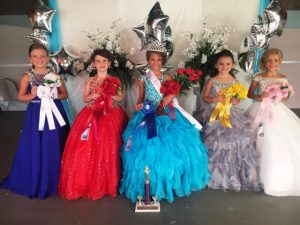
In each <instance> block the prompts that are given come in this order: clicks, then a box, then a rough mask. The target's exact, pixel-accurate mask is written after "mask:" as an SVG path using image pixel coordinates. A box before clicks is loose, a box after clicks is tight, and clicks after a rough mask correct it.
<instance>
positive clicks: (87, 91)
mask: <svg viewBox="0 0 300 225" xmlns="http://www.w3.org/2000/svg"><path fill="white" fill-rule="evenodd" d="M92 80H93V78H88V79H87V80H86V82H85V86H84V91H83V101H84V102H85V103H89V102H91V101H93V100H96V99H97V98H98V97H99V96H100V94H98V93H94V94H91V81H92Z"/></svg>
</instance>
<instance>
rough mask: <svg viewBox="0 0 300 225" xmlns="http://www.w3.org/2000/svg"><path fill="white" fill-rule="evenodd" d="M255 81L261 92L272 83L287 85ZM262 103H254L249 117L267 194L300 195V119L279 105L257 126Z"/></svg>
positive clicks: (275, 80)
mask: <svg viewBox="0 0 300 225" xmlns="http://www.w3.org/2000/svg"><path fill="white" fill-rule="evenodd" d="M254 80H256V81H257V82H258V93H262V92H263V91H264V89H265V88H266V86H267V85H269V84H273V83H280V82H287V79H286V78H262V77H255V78H254ZM261 104H262V103H261V102H254V103H253V104H252V105H251V106H250V107H249V109H248V110H247V111H246V114H247V115H249V116H250V117H251V118H252V119H253V123H252V126H253V132H255V134H256V135H257V148H258V150H259V151H260V153H261V162H260V167H261V171H260V179H261V183H262V185H263V188H264V191H265V193H266V194H269V195H274V196H300V119H299V118H298V117H297V115H295V114H294V113H293V112H292V111H291V110H290V109H289V108H288V107H287V106H286V105H285V104H284V103H282V102H279V103H277V104H273V105H272V106H271V107H270V109H271V110H270V111H271V113H270V111H268V113H265V114H264V115H263V117H262V118H261V120H260V121H261V123H257V122H255V119H256V116H257V113H258V111H259V108H260V105H261Z"/></svg>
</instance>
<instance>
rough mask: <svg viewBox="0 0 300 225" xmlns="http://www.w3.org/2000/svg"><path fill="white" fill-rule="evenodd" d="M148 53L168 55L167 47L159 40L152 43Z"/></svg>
mask: <svg viewBox="0 0 300 225" xmlns="http://www.w3.org/2000/svg"><path fill="white" fill-rule="evenodd" d="M147 51H148V52H162V53H165V54H166V53H167V49H166V48H165V46H164V45H163V44H162V43H161V42H160V41H158V40H155V41H152V42H150V44H148V46H147Z"/></svg>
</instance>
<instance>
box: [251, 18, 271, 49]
mask: <svg viewBox="0 0 300 225" xmlns="http://www.w3.org/2000/svg"><path fill="white" fill-rule="evenodd" d="M250 32H251V33H250V35H251V37H252V40H253V43H254V45H255V46H256V47H257V48H263V47H265V46H266V45H267V41H268V40H267V34H266V31H265V29H264V27H263V24H261V23H254V24H253V25H252V27H251V31H250Z"/></svg>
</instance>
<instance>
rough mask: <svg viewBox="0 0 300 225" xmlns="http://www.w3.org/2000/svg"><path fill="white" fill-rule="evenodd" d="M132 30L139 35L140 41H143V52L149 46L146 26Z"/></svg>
mask: <svg viewBox="0 0 300 225" xmlns="http://www.w3.org/2000/svg"><path fill="white" fill-rule="evenodd" d="M132 29H133V31H134V32H135V33H136V34H137V36H138V37H139V39H140V41H141V50H143V49H144V48H145V47H146V45H147V43H146V42H147V41H146V33H145V26H144V25H143V24H142V25H140V26H137V27H134V28H132Z"/></svg>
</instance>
